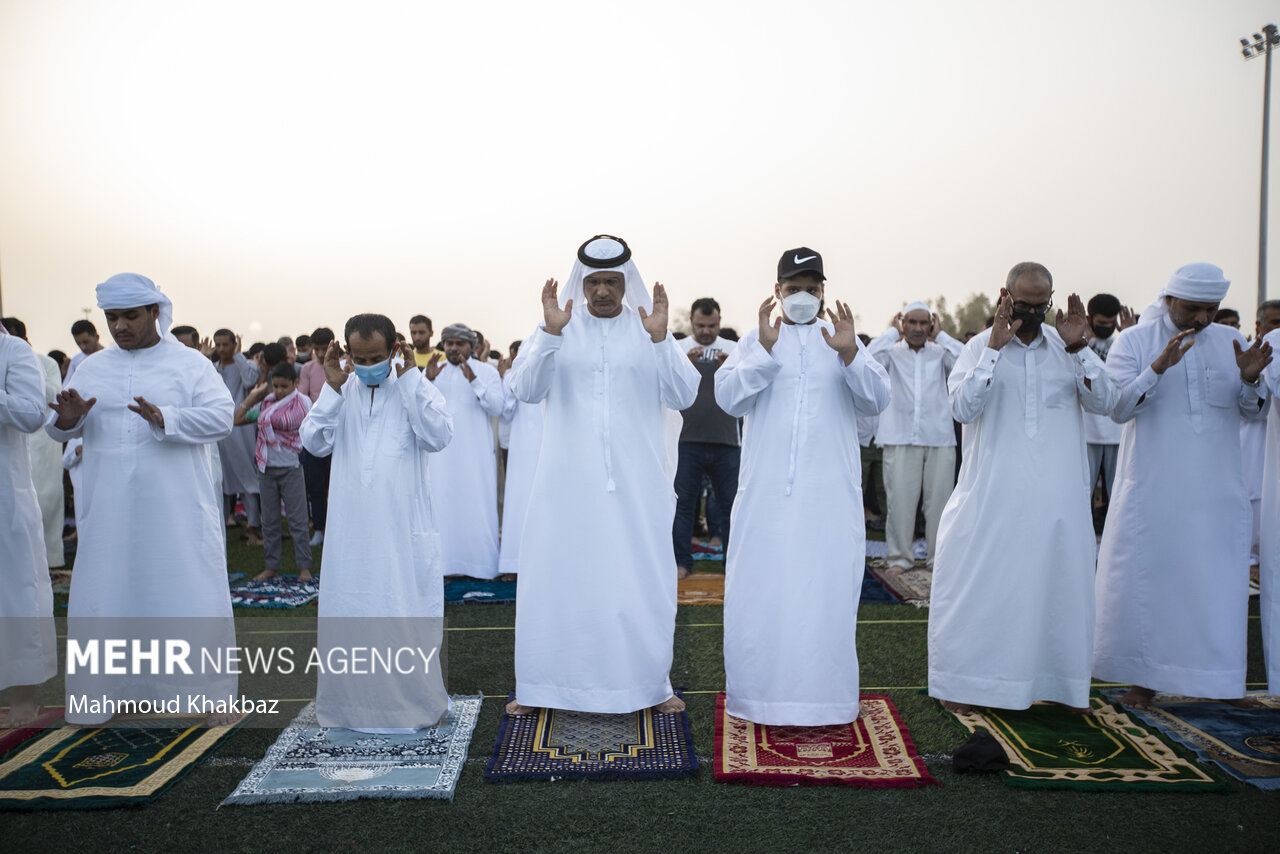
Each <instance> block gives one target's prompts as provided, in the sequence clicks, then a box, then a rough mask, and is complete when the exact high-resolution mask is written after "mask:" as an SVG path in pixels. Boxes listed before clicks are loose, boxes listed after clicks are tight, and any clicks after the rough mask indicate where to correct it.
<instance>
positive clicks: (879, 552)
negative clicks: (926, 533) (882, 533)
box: [867, 537, 929, 560]
mask: <svg viewBox="0 0 1280 854" xmlns="http://www.w3.org/2000/svg"><path fill="white" fill-rule="evenodd" d="M911 551H912V553H913V554H912V556H913V557H914V558H915V559H916V560H924V559H926V558H927V557H928V556H929V543H928V541H927V540H915V541H914V542H912V543H911ZM888 556H889V544H888V543H886V542H885V541H884V540H873V539H871V538H869V537H868V538H867V557H868V558H873V559H874V558H878V559H881V560H883V559H884V558H887V557H888Z"/></svg>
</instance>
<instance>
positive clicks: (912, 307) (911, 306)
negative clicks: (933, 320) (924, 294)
mask: <svg viewBox="0 0 1280 854" xmlns="http://www.w3.org/2000/svg"><path fill="white" fill-rule="evenodd" d="M913 311H928V312H929V316H930V317H932V316H933V312H932V311H929V306H927V305H925V304H924V303H922V302H920V300H916V301H915V302H909V303H907V307H906V308H904V309H903V310H902V313H903V314H910V313H911V312H913Z"/></svg>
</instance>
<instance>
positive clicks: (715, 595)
mask: <svg viewBox="0 0 1280 854" xmlns="http://www.w3.org/2000/svg"><path fill="white" fill-rule="evenodd" d="M676 604H677V605H723V604H724V573H723V572H691V573H689V574H688V575H686V576H685V577H684V578H682V579H680V580H679V581H677V582H676Z"/></svg>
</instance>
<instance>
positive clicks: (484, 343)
mask: <svg viewBox="0 0 1280 854" xmlns="http://www.w3.org/2000/svg"><path fill="white" fill-rule="evenodd" d="M471 358H473V359H479V360H480V361H481V362H487V361H489V342H488V340H487V339H485V338H481V339H480V341H479V342H478V343H477V344H476V346H475V347H473V348H471Z"/></svg>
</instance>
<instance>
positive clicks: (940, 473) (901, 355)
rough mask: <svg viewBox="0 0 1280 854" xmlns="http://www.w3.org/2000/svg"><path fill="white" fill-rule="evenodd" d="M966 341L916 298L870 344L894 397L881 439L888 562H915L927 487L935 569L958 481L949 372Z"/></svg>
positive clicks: (926, 523) (928, 530) (926, 521)
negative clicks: (942, 522)
mask: <svg viewBox="0 0 1280 854" xmlns="http://www.w3.org/2000/svg"><path fill="white" fill-rule="evenodd" d="M963 347H964V345H963V344H961V343H960V342H959V341H957V340H956V339H954V338H952V337H951V336H950V335H948V334H947V333H946V331H945V330H944V329H943V328H942V323H941V321H939V319H938V316H937V315H936V314H934V313H932V312H931V311H930V310H929V307H928V306H927V305H925V304H924V303H922V302H913V303H911V304H910V305H908V306H907V307H906V308H904V309H903V310H902V313H901V314H899V315H898V316H896V317H895V318H894V319H893V324H892V325H891V326H890V327H889V329H888V331H886V332H885V333H884V334H883V335H881V336H880V337H879V338H876V339H875V340H874V341H872V342H871V343H870V344H869V345H868V346H867V352H868V353H870V354H871V355H872V357H874V358H875V360H876V361H877V362H879V363H880V364H882V365H884V367H885V371H886V372H887V373H888V374H889V383H890V384H891V385H892V387H893V399H892V400H891V401H890V402H889V406H888V408H887V409H885V411H884V412H883V413H882V414H881V415H880V426H879V429H878V431H877V433H876V444H877V445H879V446H880V447H881V448H883V449H884V456H883V462H882V466H883V470H884V491H885V503H886V505H887V506H886V507H885V512H886V518H885V527H884V530H885V546H886V547H887V549H888V555H887V557H888V563H889V566H898V567H906V568H910V567H911V566H912V565H913V564H914V562H915V551H914V548H913V546H912V543H913V540H914V539H915V538H914V536H913V534H914V533H915V529H916V506H917V504H919V503H920V498H921V491H922V490H923V493H924V531H925V540H926V541H927V542H928V544H929V551H928V554H927V557H926V561H927V563H928V566H929V568H930V569H933V557H934V552H935V550H936V545H937V540H938V520H939V519H940V518H941V517H942V508H943V505H945V504H946V503H947V499H948V498H950V497H951V490H952V488H953V487H954V486H955V480H956V431H955V424H954V423H953V422H952V420H951V408H950V407H949V406H948V405H947V377H948V376H949V375H950V373H951V367H952V366H953V365H954V364H955V363H956V357H957V356H958V355H960V350H961V349H962V348H963Z"/></svg>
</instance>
